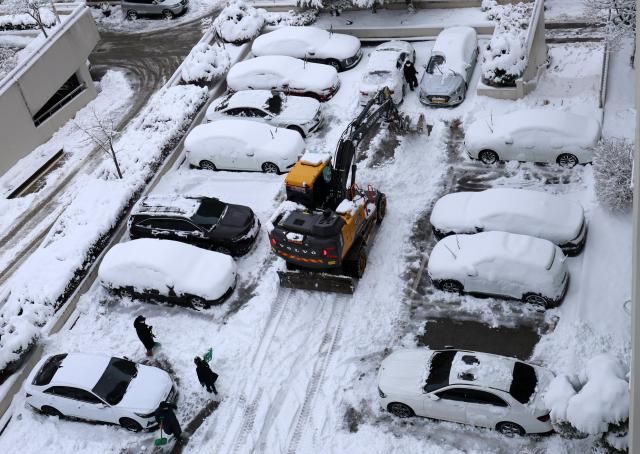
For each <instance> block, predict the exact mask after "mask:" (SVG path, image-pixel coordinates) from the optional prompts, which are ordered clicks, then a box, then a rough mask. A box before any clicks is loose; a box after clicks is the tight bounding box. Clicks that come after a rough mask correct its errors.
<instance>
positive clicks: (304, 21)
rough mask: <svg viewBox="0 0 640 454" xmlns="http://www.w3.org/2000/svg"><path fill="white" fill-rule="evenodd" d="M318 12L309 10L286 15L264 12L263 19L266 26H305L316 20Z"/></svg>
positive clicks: (291, 12) (290, 12)
mask: <svg viewBox="0 0 640 454" xmlns="http://www.w3.org/2000/svg"><path fill="white" fill-rule="evenodd" d="M318 13H319V11H318V10H317V9H310V10H306V11H293V10H292V11H287V12H286V13H273V12H265V13H264V19H265V21H266V23H267V25H272V26H285V25H287V26H305V25H311V24H313V23H314V22H315V21H316V20H317V19H318Z"/></svg>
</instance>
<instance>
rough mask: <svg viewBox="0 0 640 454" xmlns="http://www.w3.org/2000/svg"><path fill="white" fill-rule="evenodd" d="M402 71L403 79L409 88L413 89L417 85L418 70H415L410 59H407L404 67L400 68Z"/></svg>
mask: <svg viewBox="0 0 640 454" xmlns="http://www.w3.org/2000/svg"><path fill="white" fill-rule="evenodd" d="M402 71H403V72H404V80H406V81H407V83H408V84H409V88H410V89H411V91H413V89H414V88H416V87H417V86H418V77H417V75H418V71H416V67H415V66H414V65H413V63H411V61H410V60H407V61H406V62H405V63H404V67H403V68H402Z"/></svg>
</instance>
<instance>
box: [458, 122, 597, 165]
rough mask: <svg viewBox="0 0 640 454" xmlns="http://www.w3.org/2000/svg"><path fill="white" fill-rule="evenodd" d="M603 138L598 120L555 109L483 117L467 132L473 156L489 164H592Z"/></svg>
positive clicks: (467, 148)
mask: <svg viewBox="0 0 640 454" xmlns="http://www.w3.org/2000/svg"><path fill="white" fill-rule="evenodd" d="M599 139H600V123H599V122H598V121H597V120H595V119H594V118H591V117H587V116H584V115H578V114H575V113H571V112H564V111H560V110H553V109H523V110H517V111H515V112H510V113H508V114H505V115H492V116H490V117H487V118H480V119H478V120H476V121H474V122H473V123H471V124H470V125H469V127H468V128H467V130H466V132H465V139H464V143H465V147H466V150H467V153H468V155H469V157H471V158H472V159H479V160H481V161H482V162H484V163H485V164H494V163H496V162H497V161H499V160H502V161H509V160H514V161H529V162H547V163H557V164H559V165H561V166H562V167H566V168H571V167H574V166H575V165H576V164H583V163H589V162H591V160H592V159H593V148H594V147H595V146H596V144H597V143H598V140H599Z"/></svg>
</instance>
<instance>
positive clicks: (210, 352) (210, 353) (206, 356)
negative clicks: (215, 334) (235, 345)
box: [202, 348, 213, 363]
mask: <svg viewBox="0 0 640 454" xmlns="http://www.w3.org/2000/svg"><path fill="white" fill-rule="evenodd" d="M202 359H204V361H205V362H207V363H208V362H211V360H212V359H213V348H210V349H209V350H207V352H206V353H205V354H204V355H203V356H202Z"/></svg>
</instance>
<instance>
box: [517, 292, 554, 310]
mask: <svg viewBox="0 0 640 454" xmlns="http://www.w3.org/2000/svg"><path fill="white" fill-rule="evenodd" d="M522 300H523V301H524V302H525V303H528V304H534V305H536V306H543V307H548V306H549V305H550V304H549V300H548V299H547V298H545V297H544V296H542V295H538V294H536V293H527V294H526V295H524V298H522Z"/></svg>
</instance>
